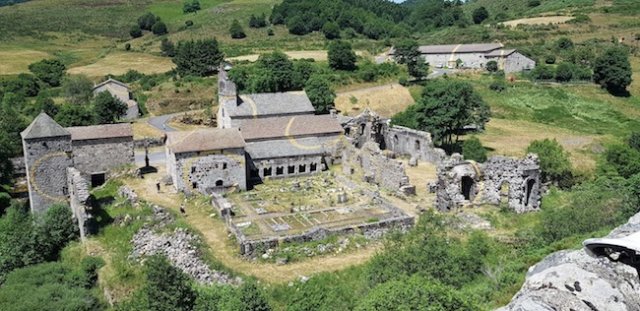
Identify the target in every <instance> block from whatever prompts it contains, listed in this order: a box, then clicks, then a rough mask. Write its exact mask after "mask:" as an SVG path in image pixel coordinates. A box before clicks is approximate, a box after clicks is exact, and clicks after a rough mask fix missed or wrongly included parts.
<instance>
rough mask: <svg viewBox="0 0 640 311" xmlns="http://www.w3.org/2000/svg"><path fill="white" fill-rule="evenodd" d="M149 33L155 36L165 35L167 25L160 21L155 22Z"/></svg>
mask: <svg viewBox="0 0 640 311" xmlns="http://www.w3.org/2000/svg"><path fill="white" fill-rule="evenodd" d="M151 31H152V32H153V34H154V35H156V36H161V35H166V34H167V32H168V31H167V25H165V23H163V22H161V21H157V22H156V23H155V24H153V27H151Z"/></svg>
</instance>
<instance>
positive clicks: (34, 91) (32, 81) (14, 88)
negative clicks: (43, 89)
mask: <svg viewBox="0 0 640 311" xmlns="http://www.w3.org/2000/svg"><path fill="white" fill-rule="evenodd" d="M0 86H1V87H2V88H3V89H4V90H3V91H4V93H5V97H6V94H8V93H14V94H18V95H21V96H24V97H33V96H36V95H38V92H39V91H40V85H39V84H38V78H37V77H36V76H34V75H31V74H26V73H21V74H18V76H17V77H15V78H10V79H8V80H5V81H0Z"/></svg>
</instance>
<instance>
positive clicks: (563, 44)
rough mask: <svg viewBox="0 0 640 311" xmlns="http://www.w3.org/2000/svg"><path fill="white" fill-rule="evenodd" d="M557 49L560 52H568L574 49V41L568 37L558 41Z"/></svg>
mask: <svg viewBox="0 0 640 311" xmlns="http://www.w3.org/2000/svg"><path fill="white" fill-rule="evenodd" d="M556 48H558V49H560V50H568V49H572V48H573V41H571V39H569V38H567V37H562V38H560V39H558V40H557V41H556Z"/></svg>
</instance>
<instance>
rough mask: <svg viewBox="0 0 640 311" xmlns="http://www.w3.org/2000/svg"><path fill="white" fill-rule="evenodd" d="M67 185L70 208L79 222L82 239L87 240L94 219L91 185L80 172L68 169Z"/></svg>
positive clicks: (71, 168)
mask: <svg viewBox="0 0 640 311" xmlns="http://www.w3.org/2000/svg"><path fill="white" fill-rule="evenodd" d="M67 184H68V186H67V187H68V189H69V207H71V211H72V212H73V217H74V218H75V219H76V221H77V222H78V228H79V229H80V238H81V239H82V240H84V239H85V237H86V236H87V234H89V231H90V228H89V223H90V220H91V218H92V216H91V214H90V211H91V202H90V200H91V193H90V183H89V181H87V180H86V179H84V178H83V177H82V174H81V173H80V171H79V170H77V169H75V168H73V167H69V168H67Z"/></svg>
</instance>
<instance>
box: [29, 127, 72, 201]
mask: <svg viewBox="0 0 640 311" xmlns="http://www.w3.org/2000/svg"><path fill="white" fill-rule="evenodd" d="M22 144H23V149H24V155H25V160H26V161H25V163H26V166H25V167H26V170H27V183H28V186H29V201H30V204H31V211H32V212H34V213H37V212H44V211H46V210H47V208H48V207H49V206H50V205H52V204H55V203H66V201H67V168H68V167H70V166H72V159H71V136H61V137H49V138H39V139H28V140H23V142H22Z"/></svg>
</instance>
